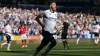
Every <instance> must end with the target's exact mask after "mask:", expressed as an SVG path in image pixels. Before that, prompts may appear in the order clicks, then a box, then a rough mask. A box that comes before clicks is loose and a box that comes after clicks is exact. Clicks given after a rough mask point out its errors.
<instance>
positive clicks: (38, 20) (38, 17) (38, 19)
mask: <svg viewBox="0 0 100 56" xmlns="http://www.w3.org/2000/svg"><path fill="white" fill-rule="evenodd" d="M40 18H42V16H41V15H38V16H37V17H36V21H37V22H38V23H39V24H40V25H41V26H42V27H43V28H44V24H43V23H42V22H41V21H40Z"/></svg>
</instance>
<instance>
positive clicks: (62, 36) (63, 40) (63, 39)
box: [61, 31, 66, 49]
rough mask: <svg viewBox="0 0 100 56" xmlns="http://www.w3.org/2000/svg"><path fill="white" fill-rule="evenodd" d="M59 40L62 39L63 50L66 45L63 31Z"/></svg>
mask: <svg viewBox="0 0 100 56" xmlns="http://www.w3.org/2000/svg"><path fill="white" fill-rule="evenodd" d="M61 38H62V42H63V46H64V49H65V48H66V43H65V38H66V37H65V34H64V31H63V32H62V35H61Z"/></svg>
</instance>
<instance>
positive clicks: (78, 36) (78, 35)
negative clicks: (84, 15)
mask: <svg viewBox="0 0 100 56" xmlns="http://www.w3.org/2000/svg"><path fill="white" fill-rule="evenodd" d="M80 38H81V37H80V34H77V40H76V44H78V43H79V41H80Z"/></svg>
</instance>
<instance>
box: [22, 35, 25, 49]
mask: <svg viewBox="0 0 100 56" xmlns="http://www.w3.org/2000/svg"><path fill="white" fill-rule="evenodd" d="M21 39H22V47H21V48H24V47H25V46H24V44H25V40H24V35H23V34H22V35H21Z"/></svg>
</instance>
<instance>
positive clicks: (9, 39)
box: [6, 35, 11, 51]
mask: <svg viewBox="0 0 100 56" xmlns="http://www.w3.org/2000/svg"><path fill="white" fill-rule="evenodd" d="M6 37H7V45H8V46H7V50H8V51H10V46H11V36H9V35H8V36H6Z"/></svg>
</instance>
